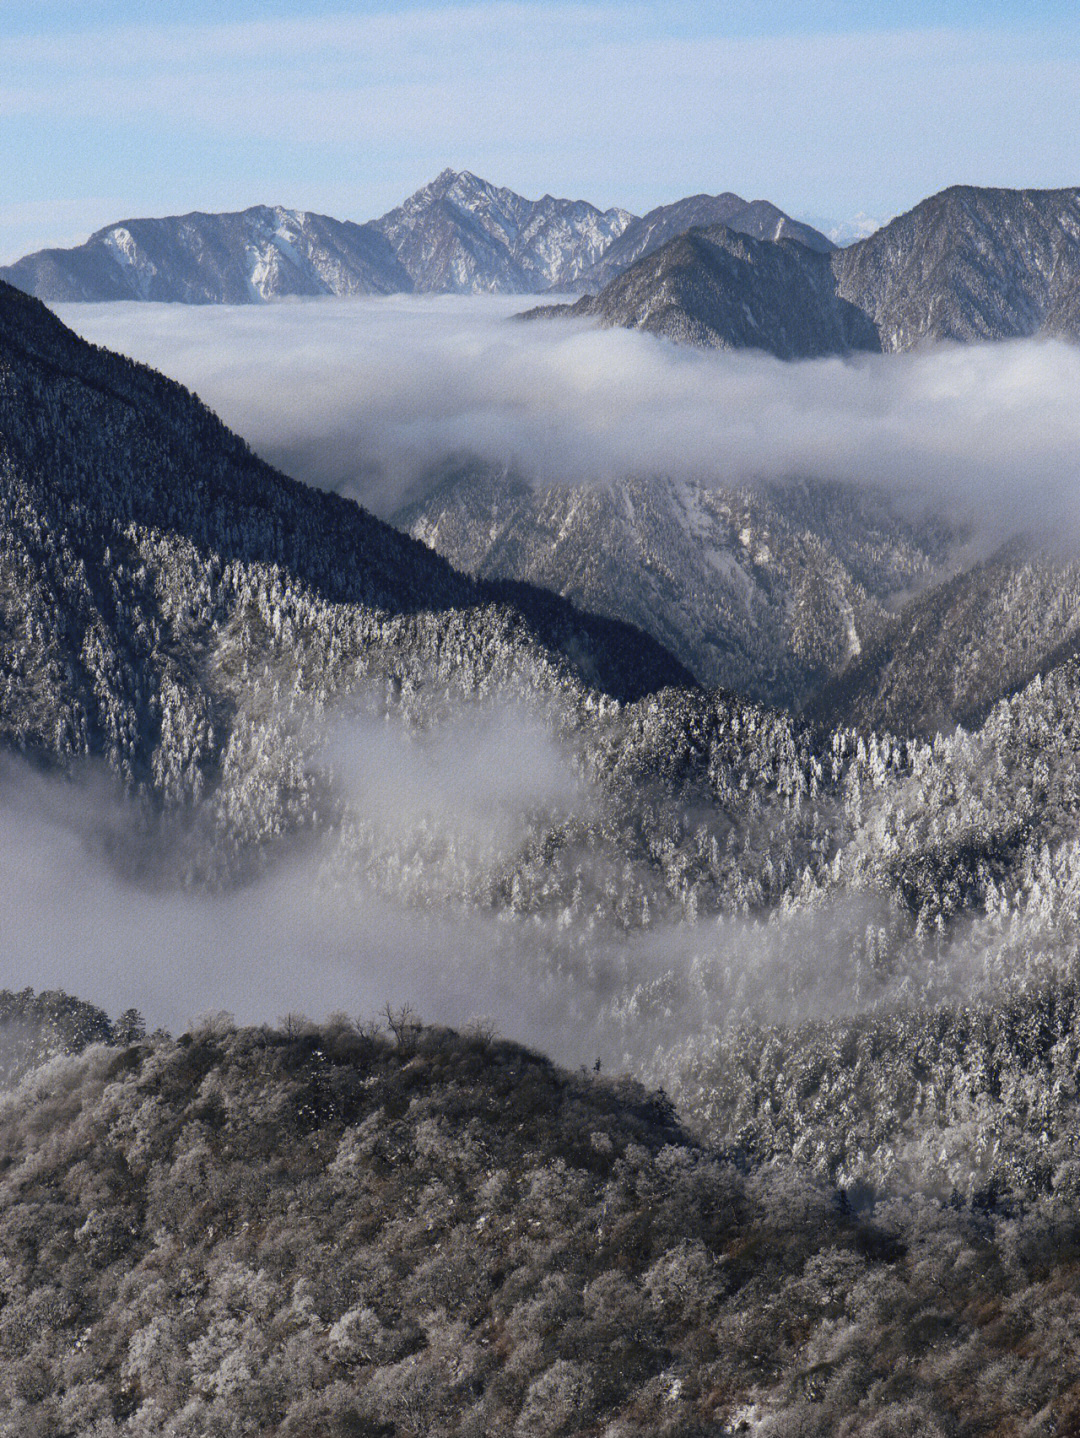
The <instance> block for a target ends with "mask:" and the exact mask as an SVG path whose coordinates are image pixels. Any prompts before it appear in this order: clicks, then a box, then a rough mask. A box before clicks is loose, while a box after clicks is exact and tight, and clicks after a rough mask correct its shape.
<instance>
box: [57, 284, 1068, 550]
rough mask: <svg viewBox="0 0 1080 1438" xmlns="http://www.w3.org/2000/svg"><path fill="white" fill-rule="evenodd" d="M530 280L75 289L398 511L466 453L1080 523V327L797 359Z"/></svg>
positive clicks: (117, 344) (563, 475) (1058, 526)
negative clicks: (457, 291)
mask: <svg viewBox="0 0 1080 1438" xmlns="http://www.w3.org/2000/svg"><path fill="white" fill-rule="evenodd" d="M528 303H531V301H529V300H528V299H522V298H514V297H505V296H503V297H498V298H461V297H453V296H447V297H406V296H395V297H391V298H377V299H357V300H340V301H339V300H319V301H302V302H296V303H284V304H277V305H267V306H255V305H252V306H242V307H222V306H212V305H208V306H205V307H197V306H181V305H172V306H169V305H147V304H137V303H130V304H103V305H67V306H61V307H60V313H61V314H62V316H63V318H64V319H65V321H66V322H67V323H69V324H71V325H73V326H74V327H75V328H76V329H77V330H78V331H79V332H80V333H81V334H83V335H85V336H87V337H88V338H90V339H92V340H95V341H96V342H98V343H101V344H106V345H108V346H110V347H112V348H114V349H119V350H122V351H124V352H125V353H128V354H131V355H133V356H135V357H136V358H138V359H141V360H145V361H147V362H149V363H150V364H153V365H155V366H156V367H158V368H160V369H162V370H164V371H165V372H166V373H167V374H169V375H172V376H173V377H175V378H177V379H179V380H181V381H183V383H185V384H186V385H188V386H190V387H191V388H193V389H194V390H196V391H197V392H198V393H199V394H200V395H201V396H202V397H203V399H205V400H206V401H207V402H208V403H209V404H210V405H211V406H212V407H213V408H215V409H216V410H217V411H218V412H219V413H220V414H221V415H222V416H223V418H224V419H225V420H226V421H227V422H228V423H229V424H230V425H231V426H233V427H234V428H235V429H237V430H238V431H239V432H240V433H241V434H243V435H244V436H245V438H247V439H248V440H249V441H250V442H251V443H252V444H253V445H254V446H255V448H256V449H258V450H259V451H260V452H261V453H262V454H263V455H265V456H266V457H267V458H268V459H270V460H272V461H273V462H274V463H276V464H278V465H279V466H280V467H281V468H283V469H285V470H286V471H287V472H289V473H291V474H294V475H296V476H297V477H298V478H301V479H305V480H308V481H310V482H312V483H315V484H319V485H322V486H328V487H332V488H336V489H341V490H343V491H345V492H347V493H350V494H353V495H355V496H356V497H357V498H359V499H361V500H362V501H363V502H365V503H366V504H368V505H369V506H370V507H372V508H374V509H375V510H376V511H377V512H380V513H382V514H388V513H391V512H392V511H393V510H394V509H395V508H396V507H397V506H398V505H399V504H400V503H401V502H402V501H403V500H406V499H408V498H410V497H411V496H412V495H413V494H414V493H415V492H416V489H417V486H418V485H422V483H423V480H424V477H425V476H426V475H427V474H428V473H429V471H430V470H431V468H432V466H435V465H438V464H439V463H440V462H442V461H444V460H445V459H446V458H447V457H450V456H460V455H463V454H469V455H476V456H478V457H480V458H483V459H485V460H489V461H493V462H496V463H507V464H510V465H512V466H514V467H516V468H517V469H519V470H520V471H521V472H522V473H523V474H525V475H527V476H529V477H530V478H533V479H537V480H540V481H542V482H556V481H560V480H565V481H567V482H571V483H578V482H581V481H590V480H596V479H603V478H606V477H611V476H616V477H617V476H621V475H625V474H628V473H636V474H641V473H647V472H663V473H669V474H675V475H689V476H693V477H697V478H700V479H704V480H706V481H711V482H715V483H718V484H730V483H745V482H751V483H752V482H754V481H759V480H763V479H764V480H768V479H783V478H785V477H790V476H799V477H805V478H823V479H840V480H847V481H852V482H854V483H866V484H874V485H884V486H887V487H889V488H890V489H891V490H892V491H893V492H894V493H896V494H898V495H907V496H909V497H911V499H912V500H913V502H915V503H917V504H924V503H929V504H931V505H932V506H934V507H942V508H944V509H945V510H947V511H948V512H949V513H950V515H952V516H953V517H957V518H960V519H962V520H965V521H967V520H975V521H976V522H977V523H978V524H980V525H983V526H989V527H990V528H991V530H992V531H993V535H994V537H1000V536H1001V534H1003V533H1009V532H1012V531H1013V530H1014V529H1017V528H1023V529H1033V530H1035V531H1037V532H1040V533H1043V534H1054V535H1059V534H1060V533H1061V532H1062V530H1063V528H1064V530H1065V531H1067V532H1068V533H1069V534H1070V535H1072V536H1074V537H1075V535H1076V532H1077V521H1078V518H1080V506H1078V500H1077V495H1078V485H1077V479H1078V467H1080V461H1078V455H1080V348H1077V347H1075V346H1071V345H1067V344H1065V343H1060V342H1047V341H1015V342H1010V343H1005V344H995V345H979V346H970V347H960V346H942V347H938V348H931V349H927V350H925V351H921V352H919V353H914V354H909V355H902V356H881V357H879V356H871V357H861V358H859V359H857V360H850V361H845V360H817V361H808V362H803V363H799V364H785V363H783V362H781V361H778V360H774V359H772V358H770V357H768V356H765V355H761V354H753V353H748V352H740V353H720V354H717V353H708V354H706V353H701V352H699V351H695V350H693V349H689V348H684V347H676V346H674V345H671V344H668V343H665V342H662V341H658V340H656V339H654V338H652V337H651V336H648V335H644V334H639V333H632V332H628V331H621V330H615V331H601V330H597V329H595V328H592V327H591V326H590V325H588V324H586V323H583V322H567V321H562V322H555V321H551V322H544V323H529V324H521V323H511V322H509V316H511V315H512V314H514V313H516V312H518V311H519V310H520V309H521V308H523V307H524V306H525V305H527V304H528Z"/></svg>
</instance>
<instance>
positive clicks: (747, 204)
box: [579, 191, 835, 291]
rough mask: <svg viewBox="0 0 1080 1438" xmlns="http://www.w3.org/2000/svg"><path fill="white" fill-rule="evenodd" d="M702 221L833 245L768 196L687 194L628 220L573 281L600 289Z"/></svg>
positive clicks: (824, 249) (824, 247) (819, 246)
mask: <svg viewBox="0 0 1080 1438" xmlns="http://www.w3.org/2000/svg"><path fill="white" fill-rule="evenodd" d="M702 225H727V227H728V229H729V230H735V231H736V232H737V233H739V234H743V235H750V236H751V237H752V238H753V239H756V240H798V241H799V242H800V243H801V244H804V245H806V246H807V247H808V248H809V249H811V250H818V251H820V252H821V253H822V254H828V253H830V251H832V250H833V249H834V248H835V246H834V245H833V243H832V241H831V240H829V239H826V237H825V236H824V235H823V234H821V233H820V232H819V231H818V230H815V229H812V228H811V226H809V225H804V224H801V223H800V222H799V221H798V220H793V219H791V218H790V217H789V216H787V215H785V214H784V212H783V210H778V209H777V208H776V206H775V205H771V204H769V202H768V200H751V201H746V200H744V199H742V198H741V197H740V196H739V195H733V194H731V192H730V191H727V192H725V193H724V194H722V195H691V196H689V197H688V198H687V199H685V200H677V201H676V202H675V204H673V205H660V206H659V207H658V208H657V209H655V210H650V211H649V213H648V214H647V215H643V216H642V217H641V219H639V220H634V221H633V222H632V223H631V224H630V225H628V226H627V227H626V230H625V231H624V232H623V233H622V234H621V235H620V236H619V238H618V239H617V240H614V241H613V242H612V244H611V245H609V246H608V248H607V249H606V250H605V251H604V253H603V255H602V256H601V257H600V259H599V261H598V262H597V263H596V264H595V265H593V266H591V268H589V269H587V270H586V271H585V272H584V273H583V274H582V275H581V276H580V278H579V283H580V284H581V285H582V286H583V287H584V288H586V289H588V290H592V291H595V290H598V289H603V287H604V286H605V285H607V284H610V282H611V281H612V280H613V279H615V277H616V276H617V275H621V274H622V272H623V270H625V269H628V268H629V266H630V265H632V264H633V263H634V261H635V260H639V259H641V258H642V257H643V256H645V255H651V254H652V253H653V252H654V251H655V250H658V249H659V248H660V247H661V245H666V244H667V242H668V241H669V240H673V239H675V238H676V237H677V236H678V235H683V234H685V233H686V231H687V230H692V229H696V228H698V227H700V226H702Z"/></svg>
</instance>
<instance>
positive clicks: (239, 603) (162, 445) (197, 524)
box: [0, 286, 688, 779]
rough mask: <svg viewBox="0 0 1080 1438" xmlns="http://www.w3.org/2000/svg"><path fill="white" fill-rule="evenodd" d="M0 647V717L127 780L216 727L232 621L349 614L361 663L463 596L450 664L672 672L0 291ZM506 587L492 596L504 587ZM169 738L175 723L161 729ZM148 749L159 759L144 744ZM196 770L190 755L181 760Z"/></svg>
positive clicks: (594, 676) (629, 640) (206, 750)
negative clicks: (433, 547) (443, 548)
mask: <svg viewBox="0 0 1080 1438" xmlns="http://www.w3.org/2000/svg"><path fill="white" fill-rule="evenodd" d="M0 475H2V479H3V486H2V496H0V503H2V510H0V657H2V671H3V683H4V685H5V703H4V707H3V714H2V717H0V724H2V731H3V734H4V735H5V736H6V737H7V738H8V739H9V740H14V741H16V742H17V743H19V744H20V745H22V746H24V747H30V748H33V749H35V750H37V751H39V752H44V753H51V754H55V755H70V754H72V753H80V752H92V753H105V754H106V755H107V756H108V757H109V758H110V760H111V762H113V764H114V766H115V767H117V768H119V769H120V770H121V771H123V772H129V773H138V774H139V776H140V777H141V778H146V777H147V769H148V767H151V768H152V767H153V761H152V759H151V756H152V755H153V753H154V752H155V749H156V747H159V746H160V743H161V741H162V736H163V735H165V734H167V733H170V732H171V733H172V734H173V737H174V738H175V739H177V740H178V741H180V742H182V743H183V744H186V745H187V758H186V759H185V760H184V763H185V764H186V765H187V766H188V767H189V769H190V768H191V766H194V767H195V769H198V768H200V767H202V766H204V765H205V764H207V763H211V762H214V761H215V759H216V757H217V756H219V755H220V752H221V746H222V744H223V743H224V742H225V740H226V738H227V727H228V726H227V719H226V717H225V716H226V715H227V713H228V711H229V708H230V703H231V701H230V700H229V699H228V697H227V695H226V694H225V693H224V690H225V689H226V688H227V686H228V680H229V675H228V674H227V673H225V672H224V671H223V669H222V666H221V665H220V663H215V662H214V658H213V655H214V654H215V653H216V652H218V649H219V646H220V643H221V640H222V636H223V635H224V634H225V633H226V632H228V633H233V632H234V631H236V630H237V629H238V628H239V629H240V630H242V631H243V636H244V637H242V638H241V640H240V644H241V648H242V649H243V648H245V647H246V648H247V652H246V654H244V655H241V656H240V662H243V660H244V659H245V658H246V659H247V660H248V661H250V662H254V661H255V660H256V658H257V657H258V655H259V654H260V653H262V652H263V651H262V648H261V647H260V646H261V645H262V641H261V640H259V639H258V637H257V635H258V634H264V635H265V634H269V635H271V636H272V639H273V641H274V642H278V641H280V639H281V635H282V628H283V626H286V627H289V626H291V627H293V628H295V627H297V626H301V627H303V626H305V625H306V626H307V627H308V628H309V629H310V627H311V625H312V624H314V625H316V626H318V625H322V626H324V633H323V636H322V637H323V640H324V641H325V642H326V643H327V644H329V645H330V647H331V649H333V646H334V644H335V642H336V643H337V645H338V653H339V654H340V643H341V638H340V634H339V635H338V638H337V640H336V641H335V639H334V638H333V636H332V634H331V631H332V630H333V629H334V626H335V624H336V625H337V626H338V629H340V625H341V623H342V622H344V621H345V617H346V615H348V616H351V618H352V619H353V620H354V621H356V622H362V623H365V624H366V626H367V634H368V637H367V640H366V645H365V647H366V650H367V657H368V660H369V661H370V662H373V663H374V662H380V654H379V652H378V650H379V646H378V645H377V643H376V638H377V636H376V630H378V626H379V625H380V624H393V625H395V626H396V628H395V632H394V634H393V635H390V634H388V633H386V632H385V631H383V630H379V635H380V636H381V641H382V643H381V662H382V664H383V665H384V667H387V668H393V666H394V664H395V663H399V664H401V663H404V664H405V665H406V666H407V665H408V662H409V658H408V654H409V650H410V646H412V647H413V648H417V647H419V648H422V649H426V650H427V651H429V652H432V653H434V652H438V651H441V650H443V649H444V648H445V647H446V646H447V645H449V644H452V642H453V640H452V638H451V634H452V632H453V631H454V629H455V626H457V625H460V619H461V615H462V614H463V613H465V612H468V613H469V614H470V616H471V618H470V620H469V628H470V634H471V638H470V644H469V648H468V652H467V653H466V652H462V653H461V655H460V656H459V660H460V662H461V663H463V664H466V663H472V664H474V665H479V666H481V667H485V666H487V667H490V666H491V665H492V664H494V663H497V662H498V659H499V656H500V655H501V656H502V658H503V659H504V660H509V659H510V657H511V655H512V654H514V653H517V655H518V657H519V658H520V659H524V660H526V662H528V663H531V664H534V665H535V664H539V665H540V667H541V668H542V667H543V666H545V665H546V666H548V668H549V669H550V670H551V673H552V675H553V676H554V675H555V674H556V673H561V674H563V675H566V676H570V675H577V676H579V678H581V679H582V680H584V682H585V683H587V684H590V685H593V684H595V685H596V686H598V687H599V688H600V689H609V692H611V693H613V694H615V695H617V696H618V697H622V698H627V697H636V696H637V695H639V694H640V693H642V692H644V691H647V690H649V689H650V688H656V687H660V686H662V685H663V684H666V683H679V682H686V681H687V679H688V676H687V674H686V672H685V671H684V670H682V669H681V668H680V666H679V665H678V664H677V663H676V662H675V661H673V660H672V659H671V658H670V657H669V656H668V655H666V654H665V653H664V652H663V651H662V650H661V649H660V648H659V647H658V646H657V645H655V644H652V643H651V642H650V641H648V640H647V639H645V638H644V637H643V636H641V635H640V634H637V633H633V632H631V631H629V630H628V629H627V628H626V627H625V626H620V625H619V624H617V623H613V622H611V621H608V620H593V619H591V618H589V617H588V616H583V615H580V614H578V613H577V612H576V611H575V610H574V609H573V608H572V607H571V606H570V605H568V604H567V603H565V602H563V601H559V600H557V599H554V598H553V597H552V596H550V595H545V594H540V593H537V592H535V591H533V590H531V589H530V588H529V587H528V586H525V585H521V586H517V587H516V588H514V589H513V591H512V593H511V591H510V590H508V589H506V588H505V587H498V586H494V585H493V586H485V585H483V584H478V583H476V582H475V581H472V580H469V579H467V578H465V577H463V576H462V575H460V574H458V573H457V572H456V571H454V570H453V569H452V568H451V567H450V566H449V565H448V564H447V563H446V562H445V561H444V560H442V559H440V558H439V557H438V556H436V555H435V554H433V553H432V552H431V551H430V550H428V549H426V548H425V547H424V546H423V545H421V544H418V543H416V542H415V541H413V540H411V539H409V538H407V537H405V536H403V535H402V534H400V533H398V532H397V531H395V530H394V529H392V528H390V527H389V526H388V525H385V524H383V523H381V522H380V521H379V520H376V519H375V518H373V517H372V516H371V515H369V514H367V513H366V512H365V511H364V510H362V509H361V508H359V506H357V505H356V504H354V503H352V502H351V501H347V500H344V499H341V498H338V497H336V496H334V495H330V494H326V493H322V492H319V491H315V490H312V489H309V488H307V487H306V486H304V485H301V484H298V483H296V482H294V481H292V480H289V479H286V478H285V477H284V476H282V475H280V474H278V473H276V472H275V471H273V470H272V469H270V468H269V467H268V466H267V465H265V464H264V463H262V461H260V460H258V459H257V458H256V457H255V456H254V455H253V454H252V453H251V451H250V450H248V448H247V446H246V445H245V444H244V443H243V441H241V440H240V439H238V438H237V437H236V436H235V435H233V434H231V433H230V432H229V431H228V430H226V429H225V428H224V426H223V425H222V424H221V423H220V422H219V421H218V420H217V419H216V418H215V417H214V416H213V415H212V414H211V413H210V412H209V411H208V410H206V409H205V408H204V407H203V406H202V405H201V404H200V403H199V402H198V401H197V400H196V399H195V398H194V397H193V396H192V395H191V394H189V393H188V392H187V391H185V390H184V389H182V388H181V387H180V386H178V385H176V384H173V383H172V382H170V381H168V380H166V379H164V378H163V377H162V376H160V375H158V374H155V373H154V372H153V371H151V370H147V369H144V368H143V367H141V366H138V365H135V364H132V363H130V362H129V361H127V360H124V359H122V358H120V357H119V356H116V355H113V354H110V353H109V352H107V351H104V350H100V349H96V348H94V347H92V346H90V345H88V344H86V343H84V342H83V341H82V340H80V339H78V338H77V337H76V336H75V335H73V334H72V333H71V332H70V331H69V330H67V329H65V327H64V326H63V325H61V324H60V323H59V321H57V320H56V319H55V318H54V317H53V316H52V315H51V314H50V313H49V311H48V310H46V309H45V307H44V306H43V305H41V304H40V302H38V301H36V300H32V299H29V298H28V297H26V296H24V295H22V294H20V293H19V292H18V291H16V290H13V289H11V288H9V287H7V286H3V287H2V288H0ZM511 601H512V602H511ZM181 735H184V736H185V737H184V739H183V740H182V741H181V740H180V736H181ZM162 759H163V762H168V761H165V760H164V755H163V756H162ZM189 778H192V779H193V778H194V770H191V773H189Z"/></svg>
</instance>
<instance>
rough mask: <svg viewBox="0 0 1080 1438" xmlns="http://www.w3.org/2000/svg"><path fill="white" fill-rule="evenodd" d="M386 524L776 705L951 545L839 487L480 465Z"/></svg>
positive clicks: (847, 652)
mask: <svg viewBox="0 0 1080 1438" xmlns="http://www.w3.org/2000/svg"><path fill="white" fill-rule="evenodd" d="M397 522H398V523H399V524H400V525H401V526H402V527H403V528H405V529H407V530H408V532H409V533H410V534H412V535H413V536H414V537H415V538H417V539H422V540H423V541H424V543H425V544H428V545H430V546H431V547H432V548H433V549H435V550H437V551H438V552H439V553H440V554H443V555H445V556H446V558H448V559H449V560H450V561H451V563H453V564H454V565H455V566H456V567H457V568H459V569H463V570H465V571H466V572H468V573H471V574H475V575H477V576H480V577H483V578H499V579H520V580H527V581H528V582H529V583H531V584H536V585H540V586H542V587H543V588H545V589H551V590H554V591H555V592H556V593H558V594H562V595H564V596H566V597H567V598H570V599H572V600H573V601H574V602H575V603H576V604H578V605H580V606H582V607H583V608H585V609H588V610H590V611H592V612H595V613H598V614H606V615H609V616H611V617H612V618H615V619H622V620H625V621H627V622H628V623H631V624H634V625H636V626H637V627H638V628H640V629H642V630H644V631H645V632H646V633H648V634H651V635H652V637H653V638H654V639H656V640H658V641H659V642H660V643H661V644H663V645H664V646H665V648H667V649H668V650H670V652H671V653H673V654H675V655H677V656H678V657H679V658H680V659H681V660H682V662H683V663H684V664H685V665H686V666H687V667H688V668H689V669H690V670H692V671H693V673H694V674H695V675H696V676H697V678H698V679H699V680H700V681H701V682H702V683H705V684H709V685H719V686H720V687H722V688H724V689H727V690H729V691H734V692H737V693H740V694H744V695H746V696H748V697H751V698H753V699H756V700H759V701H762V702H765V703H770V704H775V705H780V706H783V707H785V708H798V707H799V706H800V705H801V704H802V703H803V702H804V701H805V700H806V699H807V697H808V696H809V695H811V694H813V693H814V692H815V691H816V690H817V689H818V688H819V687H820V686H821V685H822V684H823V683H825V682H827V681H828V680H829V679H830V678H832V677H833V676H835V675H837V674H839V673H840V672H842V671H843V670H844V669H845V667H846V666H847V665H849V664H850V663H852V662H854V661H855V660H857V658H858V657H859V656H860V654H861V653H862V652H863V650H864V648H866V647H872V646H873V645H874V644H875V643H876V639H877V636H878V634H879V633H880V632H881V631H882V630H883V629H884V628H885V627H886V626H887V624H888V623H889V622H890V621H891V615H890V614H889V613H888V609H887V601H888V599H889V597H890V596H891V595H893V594H895V593H897V592H898V591H905V590H910V589H912V588H917V587H919V586H920V585H922V584H925V583H926V582H927V581H928V580H929V579H930V578H931V576H932V575H933V573H934V571H935V567H936V566H937V565H938V564H939V563H940V561H941V560H942V558H943V557H944V554H945V552H946V549H947V547H948V540H949V536H948V534H947V532H946V531H945V530H944V529H943V528H942V527H941V526H937V525H934V524H932V523H923V524H914V523H911V522H909V521H906V520H904V519H902V518H901V517H900V516H898V515H897V514H896V513H895V512H893V511H892V510H890V508H889V507H888V505H887V504H886V503H885V501H884V500H883V499H882V498H880V497H878V496H875V495H872V494H865V493H860V492H858V491H856V490H853V489H852V488H850V487H848V486H843V485H836V484H833V485H826V484H815V485H794V484H793V485H784V486H779V485H778V486H775V487H774V488H772V489H770V490H768V491H761V490H757V491H755V490H735V489H719V488H716V487H713V486H709V485H706V484H703V483H693V482H689V481H675V480H672V479H664V478H653V479H636V480H625V481H623V482H621V483H619V484H617V485H616V484H612V485H600V484H597V485H596V486H591V487H586V488H572V487H570V486H568V485H552V486H549V487H545V488H542V489H534V488H533V487H532V486H530V485H528V484H526V483H525V482H524V481H521V480H519V479H515V478H514V477H513V476H511V475H508V474H507V473H506V472H505V471H501V470H497V469H490V468H483V467H479V466H477V467H473V468H471V469H470V468H462V469H459V470H456V471H455V472H453V473H451V474H449V475H447V476H445V478H444V479H443V481H442V482H441V483H440V484H438V485H437V486H436V487H434V488H433V489H432V490H431V491H430V492H429V493H428V494H427V496H426V497H425V498H424V499H423V500H421V501H420V502H418V503H416V504H414V505H412V506H410V507H409V508H408V509H406V510H403V511H402V512H401V514H400V515H398V516H397Z"/></svg>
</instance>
